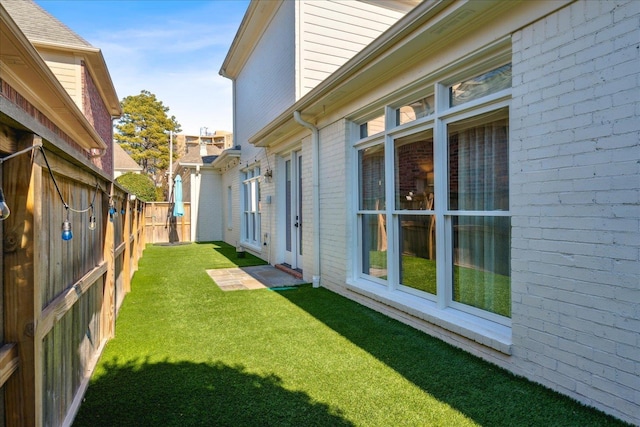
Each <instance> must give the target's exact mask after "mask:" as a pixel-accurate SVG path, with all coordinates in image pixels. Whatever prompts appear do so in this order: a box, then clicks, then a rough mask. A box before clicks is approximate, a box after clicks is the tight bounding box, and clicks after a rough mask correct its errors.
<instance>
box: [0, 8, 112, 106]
mask: <svg viewBox="0 0 640 427" xmlns="http://www.w3.org/2000/svg"><path fill="white" fill-rule="evenodd" d="M2 6H3V7H4V8H5V9H6V10H7V12H9V15H11V18H12V19H13V20H14V21H15V23H16V24H17V25H18V27H20V30H21V31H22V33H23V34H24V35H25V36H26V37H27V39H29V41H30V42H31V43H32V44H33V46H34V47H35V48H36V49H38V50H49V51H59V52H67V53H69V52H71V53H73V54H74V55H76V56H79V57H81V58H82V59H83V60H84V61H85V64H86V65H87V67H88V68H89V70H90V72H91V74H92V75H93V77H94V80H95V84H96V86H97V88H98V91H99V92H100V94H101V96H102V99H103V101H104V103H105V105H106V107H107V108H108V110H109V113H110V114H111V116H112V117H119V116H120V115H121V114H122V109H121V107H120V100H119V99H118V95H117V93H116V90H115V88H114V86H113V82H112V80H111V75H110V74H109V70H108V68H107V64H106V62H105V60H104V57H103V56H102V51H101V50H100V49H98V48H96V47H94V46H92V45H91V44H90V43H89V42H87V41H86V40H85V39H83V38H82V37H80V36H79V35H78V34H76V33H75V32H73V31H72V30H71V29H70V28H69V27H67V26H66V25H65V24H63V23H62V22H60V21H59V20H57V19H56V18H55V17H53V16H52V15H50V14H49V13H48V12H47V11H46V10H44V9H42V8H41V7H40V6H39V5H38V4H36V3H35V2H34V1H32V0H2Z"/></svg>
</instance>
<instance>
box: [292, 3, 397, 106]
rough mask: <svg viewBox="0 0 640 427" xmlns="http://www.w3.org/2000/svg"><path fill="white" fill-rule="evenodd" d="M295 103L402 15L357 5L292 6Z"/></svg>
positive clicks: (369, 5)
mask: <svg viewBox="0 0 640 427" xmlns="http://www.w3.org/2000/svg"><path fill="white" fill-rule="evenodd" d="M295 4H296V7H297V10H296V15H297V18H296V22H297V26H298V30H297V31H296V40H297V45H298V46H297V48H296V53H297V58H296V64H297V66H296V68H297V69H298V70H299V72H298V73H297V81H296V84H297V87H296V94H297V96H296V99H300V98H301V97H303V96H304V95H306V94H307V93H308V92H309V91H310V90H311V89H313V88H314V87H316V86H317V85H318V83H320V82H322V81H323V80H324V79H326V78H327V77H329V75H330V74H331V73H333V72H334V71H336V70H337V69H338V68H339V67H340V66H341V65H343V64H344V63H345V62H347V61H348V60H349V59H351V58H352V57H353V56H354V55H355V54H356V53H358V52H360V51H361V50H362V49H363V48H364V47H365V46H367V45H368V44H369V43H371V42H372V41H373V40H374V39H375V38H376V37H378V36H379V35H380V34H381V33H382V32H383V31H385V30H386V29H387V28H389V27H390V26H391V25H393V24H394V23H395V22H396V21H397V20H398V19H400V18H401V17H402V16H403V15H404V13H401V12H398V11H394V10H390V9H386V8H383V7H379V6H376V5H374V4H371V3H364V2H359V1H344V0H337V1H333V0H332V1H322V2H318V1H309V0H305V1H300V2H295Z"/></svg>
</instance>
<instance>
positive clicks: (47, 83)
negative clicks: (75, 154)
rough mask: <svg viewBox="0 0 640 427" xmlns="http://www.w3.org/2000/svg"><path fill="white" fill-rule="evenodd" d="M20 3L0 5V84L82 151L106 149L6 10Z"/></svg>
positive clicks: (12, 0) (10, 0) (11, 0)
mask: <svg viewBox="0 0 640 427" xmlns="http://www.w3.org/2000/svg"><path fill="white" fill-rule="evenodd" d="M19 3H20V2H16V1H15V0H2V2H0V62H1V63H2V80H3V81H5V82H7V83H8V85H9V86H11V87H12V88H13V89H15V90H16V91H17V92H18V93H20V94H21V96H24V97H25V98H26V100H27V101H28V102H29V103H31V104H32V105H33V106H34V107H35V108H37V109H38V110H39V111H40V112H42V113H43V114H44V115H45V116H46V117H48V118H50V120H51V121H52V122H53V123H54V124H55V125H56V126H58V128H59V129H60V130H61V131H62V132H64V133H66V134H67V135H68V136H70V137H71V138H73V140H74V141H76V143H77V144H79V145H81V146H82V147H83V148H85V149H91V148H100V149H102V148H105V142H104V141H103V140H102V137H101V136H100V135H99V134H98V133H97V132H96V130H95V129H94V128H93V126H92V125H91V123H89V121H88V120H87V118H86V117H85V115H84V114H83V112H82V111H81V110H80V109H79V107H78V106H77V105H76V103H75V102H74V101H73V99H71V97H70V96H69V94H68V93H67V92H66V90H65V89H64V88H63V87H62V85H61V84H60V82H59V80H58V79H57V77H56V76H55V75H54V74H53V72H52V71H51V69H50V68H49V67H48V66H47V64H46V63H45V62H44V60H43V59H42V57H41V56H40V54H39V53H38V51H37V50H36V48H35V47H34V45H33V44H32V43H31V41H30V40H29V39H28V38H27V36H26V35H25V34H24V32H23V31H22V28H20V26H19V25H18V24H17V23H16V22H15V21H14V19H13V17H12V15H11V14H10V13H9V11H8V10H7V8H9V9H11V10H13V6H15V5H18V4H19ZM105 70H106V67H105ZM3 102H5V101H4V100H3V98H2V97H0V103H3ZM6 102H9V101H8V100H7V101H6ZM6 111H8V110H6Z"/></svg>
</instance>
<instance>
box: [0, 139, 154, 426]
mask: <svg viewBox="0 0 640 427" xmlns="http://www.w3.org/2000/svg"><path fill="white" fill-rule="evenodd" d="M16 134H17V135H18V137H16V141H15V146H16V150H20V149H22V148H25V147H27V148H28V147H29V146H35V147H36V148H33V149H32V150H31V151H29V152H27V153H26V154H23V155H20V156H16V157H14V158H11V159H9V160H7V161H3V162H2V163H0V176H1V177H2V182H1V184H2V187H3V189H4V193H5V199H6V202H7V204H8V205H9V206H10V208H11V215H10V216H9V217H8V218H7V219H6V220H4V221H2V222H0V227H1V228H2V236H3V252H2V257H1V260H0V261H1V262H0V264H1V265H2V277H3V284H2V288H3V301H0V302H1V303H2V309H3V312H4V336H3V337H2V338H3V345H2V346H1V347H0V388H1V390H2V392H3V394H4V409H5V424H6V425H8V426H58V425H70V423H71V421H72V420H73V417H74V416H75V413H76V412H77V410H78V408H79V406H80V402H81V400H82V396H83V395H84V392H85V390H86V388H87V386H88V380H89V377H90V373H91V371H92V370H93V368H94V366H95V364H96V362H97V360H98V357H99V356H100V354H101V352H102V349H103V348H104V345H105V343H106V341H107V340H108V339H110V338H111V337H112V336H113V334H114V331H115V319H116V315H117V310H118V309H119V307H120V305H121V304H122V301H123V299H124V296H125V295H126V293H127V292H129V291H130V280H131V277H132V275H133V273H134V271H135V270H136V269H137V265H138V259H139V258H140V257H141V256H142V251H143V249H144V244H145V227H144V213H143V212H144V205H145V204H144V203H142V202H140V201H139V200H135V199H134V198H132V197H130V195H129V194H127V193H126V192H125V190H124V189H122V188H119V187H118V186H117V185H115V184H114V183H113V182H112V180H111V178H110V177H108V176H106V175H105V174H104V173H103V172H102V171H100V170H99V169H97V168H96V167H95V166H93V165H91V164H90V162H89V161H88V160H87V161H86V163H84V162H82V161H79V160H78V159H77V158H73V157H70V156H66V155H65V154H64V153H61V152H60V151H59V150H57V151H56V150H55V147H52V146H50V145H49V144H48V142H47V141H42V140H40V138H38V137H36V136H35V135H33V134H30V133H16ZM41 144H42V145H43V147H44V149H40V148H38V146H39V145H41ZM45 155H46V161H45V157H44V156H45ZM47 163H48V164H47ZM61 196H62V199H64V202H65V203H66V205H67V206H68V207H69V208H68V209H67V207H66V206H65V204H64V203H63V202H62V200H61ZM90 206H93V208H92V209H91V208H90ZM111 208H114V209H111ZM92 214H93V215H94V216H95V220H96V227H95V229H90V227H89V225H90V217H91V215H92ZM65 219H68V220H69V221H70V223H71V225H72V232H73V238H72V239H71V240H63V239H62V238H61V225H62V223H63V221H64V220H65Z"/></svg>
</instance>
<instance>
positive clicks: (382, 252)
mask: <svg viewBox="0 0 640 427" xmlns="http://www.w3.org/2000/svg"><path fill="white" fill-rule="evenodd" d="M362 272H363V273H364V274H368V275H370V276H374V277H379V278H382V279H386V278H387V225H386V220H385V216H384V215H383V214H381V213H380V214H366V215H362Z"/></svg>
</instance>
